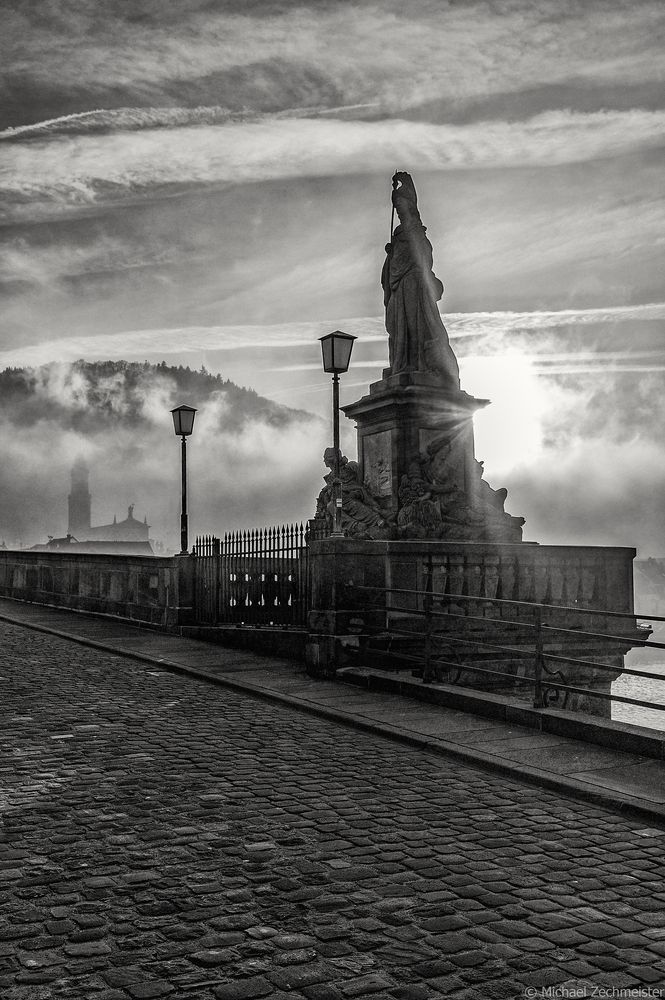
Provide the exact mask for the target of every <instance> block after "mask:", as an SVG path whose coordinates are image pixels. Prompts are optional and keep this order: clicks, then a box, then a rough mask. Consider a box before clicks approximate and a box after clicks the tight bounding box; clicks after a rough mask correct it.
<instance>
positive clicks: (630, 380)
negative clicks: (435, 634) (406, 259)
mask: <svg viewBox="0 0 665 1000" xmlns="http://www.w3.org/2000/svg"><path fill="white" fill-rule="evenodd" d="M664 43H665V6H664V5H663V4H662V2H660V0H630V2H627V0H626V2H624V0H622V2H619V0H584V2H580V0H482V2H473V0H448V2H445V0H410V2H409V4H408V5H407V4H404V3H402V2H400V3H397V2H394V0H387V2H380V3H379V2H364V0H357V2H353V3H351V2H344V0H316V2H314V0H310V2H309V3H307V2H302V3H295V2H287V0H284V2H280V0H245V2H242V3H241V2H239V0H179V2H178V3H177V4H164V3H163V2H159V0H132V2H126V0H107V2H105V3H104V4H100V3H98V2H97V0H20V2H19V0H13V2H12V0H9V2H7V0H6V2H5V3H4V4H3V5H2V9H1V13H0V96H1V99H0V108H1V109H2V110H1V111H0V114H1V115H2V119H1V120H0V213H1V215H0V224H1V225H2V236H1V238H0V240H1V242H0V294H2V300H3V302H2V310H1V311H0V368H4V367H6V366H9V365H12V366H20V365H40V364H47V363H51V362H62V363H63V364H67V363H69V362H73V361H75V360H76V359H78V358H86V359H88V360H94V359H106V358H113V359H117V358H125V359H127V360H140V361H142V360H144V359H147V360H150V361H161V360H166V361H167V362H168V363H169V364H173V363H175V364H178V363H182V364H189V365H191V366H192V367H197V368H198V367H200V366H201V365H205V366H206V367H207V368H208V369H209V370H210V371H213V372H221V373H222V375H223V376H224V377H225V378H231V379H233V380H234V381H236V382H238V383H239V384H241V385H246V386H251V387H253V388H255V389H256V390H257V391H258V392H260V393H262V394H265V395H267V396H269V397H270V398H272V399H275V400H278V401H280V402H284V403H286V404H288V405H291V406H297V407H300V408H303V409H306V410H308V411H310V412H312V413H313V414H315V415H317V416H319V417H323V418H327V417H328V415H329V408H330V385H329V381H328V378H327V376H325V375H323V373H322V372H321V366H320V353H319V346H318V343H317V338H318V337H320V336H322V335H323V334H324V333H327V332H329V331H331V330H334V329H343V330H346V331H347V332H349V333H353V334H355V335H357V336H358V338H359V339H358V341H357V343H356V345H355V347H354V355H353V359H352V367H351V370H350V371H349V373H348V375H347V376H345V378H344V381H343V388H342V402H343V403H345V402H351V401H352V400H354V399H356V398H358V397H359V396H360V395H362V394H364V392H365V391H366V390H367V385H368V384H369V383H370V382H372V381H374V380H376V379H377V378H379V377H380V374H381V370H382V368H383V367H384V365H385V364H386V360H387V336H386V334H385V331H384V327H383V316H382V293H381V287H380V280H379V276H380V271H381V265H382V261H383V247H384V244H385V242H386V240H387V239H388V236H389V231H390V178H391V175H392V173H393V172H394V170H395V169H402V170H408V171H410V172H411V173H412V175H413V177H414V180H415V183H416V187H417V189H418V195H419V206H420V209H421V214H422V217H423V221H424V223H425V225H426V226H427V227H428V235H429V238H430V240H431V242H432V244H433V248H434V261H435V270H436V272H437V274H438V276H439V277H440V278H441V280H442V281H443V283H444V285H445V289H446V291H445V294H444V298H443V300H442V302H441V303H440V308H441V310H442V314H443V317H444V322H445V323H446V326H447V328H448V330H449V333H450V337H451V343H452V345H453V347H454V349H455V351H456V353H457V355H458V357H459V359H460V367H461V372H462V384H463V387H464V388H465V389H466V390H467V391H469V392H471V393H475V394H476V395H479V396H482V397H486V398H490V399H491V400H492V406H490V407H488V408H487V410H485V411H483V412H482V413H481V414H479V415H478V417H477V418H476V440H477V453H478V457H479V458H480V459H482V460H484V462H485V468H486V473H487V477H488V479H489V480H490V482H491V484H492V485H493V486H494V487H495V488H498V487H502V486H505V487H507V488H508V491H509V498H508V502H507V509H509V510H510V511H511V513H513V514H516V515H522V516H524V517H526V519H527V523H526V527H525V535H526V537H527V538H529V539H530V540H534V541H540V542H542V543H571V542H574V543H576V544H608V545H629V546H637V547H638V549H639V552H640V554H641V555H665V504H664V503H663V499H664V497H665V461H664V459H665V437H664V435H663V433H662V430H661V428H662V427H663V423H664V421H665V402H664V401H663V393H662V391H661V387H662V382H663V377H664V373H665V343H664V334H665V288H664V287H663V285H664V279H663V276H664V275H665V266H664V265H665V235H664V234H665V225H664V223H665V171H664V170H663V149H664V146H665V129H664V125H665V86H664V78H665V44H664ZM186 402H190V403H191V404H192V405H196V400H187V401H186ZM319 423H321V422H319ZM319 423H316V424H313V425H312V426H317V427H318V426H319ZM324 423H325V421H324V422H323V423H322V426H324ZM202 426H205V422H204V424H203V425H202ZM6 430H7V431H8V432H10V433H13V436H14V441H13V443H12V445H11V447H12V448H13V449H14V450H15V449H16V447H17V446H18V447H19V448H20V447H21V446H22V445H23V444H25V447H26V449H29V456H28V457H26V463H27V464H28V465H30V480H29V482H28V481H27V480H26V488H28V487H29V488H30V489H31V490H34V488H35V486H34V484H35V482H37V481H38V479H39V475H48V476H49V477H50V478H51V480H53V477H56V478H57V477H60V478H61V481H62V483H63V496H64V495H65V494H66V492H67V489H68V467H67V464H68V461H69V455H70V453H71V455H72V460H73V458H74V457H76V456H75V454H74V452H76V449H77V447H78V444H82V443H81V442H79V443H78V444H77V442H76V441H73V442H71V441H68V448H69V451H68V452H67V453H65V451H63V447H62V446H59V447H57V448H54V435H55V430H54V429H51V431H50V432H49V429H48V428H47V427H44V428H43V435H42V439H41V442H40V440H35V438H34V435H32V436H31V437H30V438H29V439H28V438H25V440H24V439H23V438H22V436H21V434H22V432H21V428H6ZM324 430H325V427H324ZM166 431H167V428H166V427H165V428H164V433H166ZM248 433H249V432H248ZM17 435H18V436H17ZM8 436H9V435H8V433H3V434H2V436H1V439H0V458H1V457H2V450H3V449H8V448H9V447H10V445H9V444H8V441H7V439H8ZM250 436H251V435H250ZM198 440H199V442H200V444H199V447H200V448H201V449H203V448H204V445H205V439H204V438H202V437H199V439H198ZM262 440H263V438H262V432H261V430H260V429H257V430H256V434H255V435H254V437H252V440H251V443H250V444H248V445H247V448H248V450H247V451H246V455H247V456H249V457H250V458H251V461H252V462H253V463H254V462H258V463H259V464H261V463H263V464H264V465H265V468H266V470H267V471H266V475H267V476H268V479H269V482H270V484H271V488H272V490H273V491H274V495H275V498H276V510H277V509H279V511H280V515H281V516H282V515H283V516H286V515H287V514H288V511H287V510H286V504H285V502H284V498H285V497H288V499H289V503H290V504H291V505H292V508H293V511H292V517H293V519H300V518H303V517H306V516H308V514H309V513H311V508H312V504H313V497H315V496H316V493H317V492H318V489H319V488H320V477H321V475H322V473H323V471H325V470H324V469H323V467H322V463H321V451H322V447H323V446H324V445H325V443H326V442H325V433H324V431H321V432H319V431H317V432H316V433H311V434H307V433H305V434H294V435H293V436H291V437H288V436H287V437H286V438H285V439H283V440H280V442H278V443H277V442H275V441H274V440H273V438H272V437H270V436H268V438H267V439H266V441H269V443H265V444H264V450H263V451H262V450H261V441H262ZM343 442H344V447H345V450H346V452H347V454H349V456H350V457H355V454H354V451H355V444H354V432H353V427H352V425H350V424H349V422H348V421H346V422H345V426H344V429H343ZM195 448H196V439H195V438H193V439H192V449H191V450H192V453H194V452H195ZM116 452H117V448H116ZM232 453H233V450H231V452H230V453H229V454H232ZM100 454H101V452H100ZM225 454H226V453H225ZM88 457H91V458H92V459H93V461H94V459H95V455H92V456H90V455H89V456H88ZM99 457H100V455H97V458H99ZM56 458H57V464H56ZM176 459H177V456H175V457H174V461H175V460H176ZM117 461H118V463H119V465H118V468H119V469H120V468H121V466H122V462H121V458H120V457H118V459H117ZM195 461H196V459H195V457H194V454H192V462H193V463H195ZM201 461H202V459H201ZM229 461H231V459H229ZM194 467H195V466H194ZM17 474H18V473H17ZM146 475H147V473H146ZM35 477H36V478H35ZM242 477H243V467H242V462H240V464H239V466H238V467H236V468H234V467H231V468H228V469H224V475H222V474H221V472H220V486H219V489H220V496H222V497H223V495H224V489H225V487H224V480H225V479H229V478H232V479H233V480H234V482H236V483H237V482H238V481H242ZM99 483H100V485H103V489H104V490H105V491H111V493H113V495H109V496H108V497H107V498H106V499H107V501H108V503H107V506H109V507H116V508H117V509H118V510H120V511H121V510H122V509H123V504H124V505H125V506H126V504H128V503H129V502H134V501H136V502H137V503H138V504H139V505H140V509H141V510H143V507H147V508H148V512H149V511H150V501H151V496H150V491H151V489H154V488H155V486H154V481H153V480H151V479H150V478H149V477H148V478H147V479H146V492H147V496H146V497H145V499H144V498H142V497H137V496H136V495H134V494H136V492H137V487H136V486H135V485H133V486H132V489H133V495H132V496H129V497H126V498H125V497H124V496H123V488H122V487H123V479H122V475H120V474H118V475H114V476H112V477H111V478H110V480H109V481H108V482H107V481H106V480H104V481H103V484H102V480H101V479H100V480H99ZM113 484H115V485H113ZM91 485H92V487H93V491H94V476H93V481H92V483H91ZM296 485H297V487H298V488H297V489H296V488H295V486H296ZM161 488H162V484H161V481H160V489H161ZM296 497H300V500H299V501H298V500H297V499H294V498H296ZM143 499H144V502H143V503H142V504H141V501H142V500H143ZM63 503H64V501H63ZM223 508H224V505H223V503H220V504H219V505H218V508H216V509H218V510H219V513H218V514H217V515H216V516H217V517H218V518H219V519H220V521H222V522H223V520H224V514H223ZM204 513H205V516H206V517H208V516H210V515H209V511H208V508H205V509H204V506H203V505H201V506H200V508H199V515H198V521H197V515H196V500H195V498H193V500H192V516H193V519H194V521H195V522H196V523H197V526H198V528H199V530H201V531H215V532H217V533H219V531H221V530H223V529H224V527H225V525H224V524H223V523H217V524H209V523H204V521H205V519H204ZM244 513H245V516H246V517H249V518H251V517H252V516H254V515H256V516H257V517H258V516H259V510H258V508H256V509H253V508H252V505H251V498H250V499H249V501H248V507H247V510H246V511H245V512H244ZM260 513H261V515H263V509H261V511H260ZM104 516H105V515H104V514H102V511H101V510H100V520H101V519H104ZM238 516H240V515H238ZM4 517H5V520H6V521H7V526H6V527H3V526H2V525H0V532H1V531H5V533H7V532H9V533H11V522H12V514H11V511H9V512H7V511H5V513H4ZM234 517H235V520H233V523H230V524H229V526H230V527H237V526H242V525H239V524H238V521H237V517H236V516H235V515H234ZM42 521H43V524H42V523H41V522H40V528H39V530H40V531H42V529H43V530H47V529H48V523H47V522H48V518H46V517H42ZM248 526H249V525H248ZM61 527H62V526H61V525H60V529H61ZM176 527H177V526H176ZM52 529H53V530H52V532H51V533H58V530H59V526H58V524H57V523H54V524H53V525H52Z"/></svg>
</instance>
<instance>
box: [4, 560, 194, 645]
mask: <svg viewBox="0 0 665 1000" xmlns="http://www.w3.org/2000/svg"><path fill="white" fill-rule="evenodd" d="M191 564H192V560H191V559H190V558H189V557H186V556H185V557H182V556H174V557H172V558H163V557H159V556H126V555H90V554H84V553H67V554H65V553H62V552H12V551H0V596H2V597H12V598H15V599H17V600H21V601H33V602H35V603H37V604H51V605H55V606H57V607H63V608H74V609H76V610H78V611H93V612H97V613H101V614H106V615H117V616H119V617H122V618H129V619H134V620H136V621H140V622H150V623H151V624H155V625H159V626H162V627H166V628H170V627H176V626H179V625H184V624H188V623H190V622H191V620H192V614H193V608H192V593H193V587H192V567H191Z"/></svg>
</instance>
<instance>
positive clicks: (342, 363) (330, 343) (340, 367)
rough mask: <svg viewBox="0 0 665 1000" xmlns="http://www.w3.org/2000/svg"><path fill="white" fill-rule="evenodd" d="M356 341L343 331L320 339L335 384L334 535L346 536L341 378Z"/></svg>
mask: <svg viewBox="0 0 665 1000" xmlns="http://www.w3.org/2000/svg"><path fill="white" fill-rule="evenodd" d="M356 339H357V338H356V337H353V336H352V335H351V334H350V333H342V331H341V330H334V331H333V333H327V334H326V335H325V337H319V340H320V341H321V353H322V355H323V370H324V372H328V373H329V374H332V384H333V450H334V452H335V467H334V469H333V504H334V510H335V517H334V522H333V531H332V533H333V535H343V534H344V532H343V531H342V489H341V481H340V475H339V471H340V470H339V376H340V375H341V374H343V373H344V372H346V371H348V370H349V362H350V361H351V351H352V349H353V341H354V340H356Z"/></svg>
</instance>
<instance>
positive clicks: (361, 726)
mask: <svg viewBox="0 0 665 1000" xmlns="http://www.w3.org/2000/svg"><path fill="white" fill-rule="evenodd" d="M0 621H6V622H10V623H11V624H12V625H19V626H23V627H24V628H29V629H32V630H33V631H35V632H43V633H45V634H47V635H54V636H57V637H58V638H60V639H66V640H68V641H70V642H76V643H78V644H79V645H81V646H86V647H88V648H90V649H98V650H101V651H103V652H106V653H112V654H113V655H115V656H123V657H126V658H127V659H130V660H137V661H138V662H140V663H150V664H152V665H153V666H158V667H161V668H162V669H163V670H169V671H171V672H172V673H175V674H181V675H183V676H186V677H191V678H192V679H194V680H201V681H206V682H207V683H211V684H216V685H217V686H219V687H224V688H227V689H229V690H231V691H235V692H237V693H240V694H248V695H251V696H253V697H255V698H260V699H262V700H263V701H269V702H274V703H276V704H279V705H283V706H285V707H288V708H292V709H294V710H296V711H300V712H305V713H306V714H308V715H314V716H317V717H319V718H322V719H326V720H327V721H330V722H336V723H338V724H342V725H346V726H349V727H350V728H352V729H355V730H359V731H361V732H366V733H371V734H372V735H373V736H382V737H384V738H385V739H389V740H392V741H393V742H396V743H401V744H402V745H405V746H411V747H414V748H416V749H418V750H422V751H425V752H427V753H432V754H434V755H436V756H438V757H450V758H453V759H455V760H458V761H460V762H461V763H464V764H467V765H468V766H470V767H476V768H480V769H482V770H487V771H493V772H495V773H498V774H502V775H504V776H505V777H506V778H509V779H511V780H514V781H526V782H527V783H528V784H531V785H537V786H539V787H541V788H546V789H548V790H550V791H553V792H558V793H563V794H565V795H569V796H570V797H572V798H575V799H581V800H582V801H584V802H589V803H591V804H592V805H596V806H601V807H603V808H607V809H611V810H614V811H618V812H620V813H621V814H622V815H627V816H634V817H635V818H639V819H641V820H648V821H649V822H651V823H657V824H659V825H662V826H665V803H663V804H660V803H657V802H647V801H646V800H644V799H640V798H637V797H636V796H632V795H626V794H624V793H622V792H618V791H611V790H608V791H604V790H602V789H596V788H592V787H590V786H589V785H588V784H587V783H586V782H583V781H579V780H577V779H576V778H570V777H568V776H564V775H555V774H553V773H552V772H551V771H543V770H541V769H540V768H537V767H531V766H529V765H527V764H508V763H506V762H505V761H502V760H499V759H498V758H496V757H494V756H493V755H492V754H488V753H485V752H483V751H481V750H472V749H470V748H468V747H467V748H464V749H462V748H460V747H459V746H458V745H456V744H452V743H448V742H447V741H445V740H436V739H432V738H430V737H427V736H417V735H415V734H414V733H412V732H409V731H408V730H405V729H401V728H399V727H397V726H392V725H390V724H388V723H384V722H377V721H375V720H372V719H369V718H367V717H365V716H362V715H355V714H353V713H351V712H345V711H343V710H340V709H334V708H327V707H326V706H324V705H319V704H317V703H316V702H312V701H308V700H307V699H305V698H297V697H294V696H293V695H286V694H281V693H280V692H278V691H270V690H268V689H267V688H264V687H259V686H257V685H254V684H251V683H249V682H247V681H238V680H231V679H230V678H228V677H223V676H220V675H219V674H216V673H214V672H213V671H210V670H206V669H205V668H203V667H191V666H187V665H186V664H183V663H177V662H175V661H174V660H168V659H166V658H164V657H157V656H150V655H149V654H146V653H140V652H138V651H136V650H128V649H125V648H122V647H119V646H114V645H112V644H111V643H108V642H100V641H98V640H96V639H88V638H86V637H85V636H81V635H76V634H75V633H71V632H65V631H63V630H61V629H56V628H51V627H50V626H47V625H38V624H36V623H32V622H26V621H24V620H21V619H18V618H12V617H11V616H9V615H6V614H3V613H0Z"/></svg>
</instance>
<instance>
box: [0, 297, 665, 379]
mask: <svg viewBox="0 0 665 1000" xmlns="http://www.w3.org/2000/svg"><path fill="white" fill-rule="evenodd" d="M660 320H665V302H655V303H650V304H646V305H636V306H615V307H611V308H604V309H603V308H599V309H562V310H558V311H556V310H542V311H533V312H478V313H445V314H444V321H445V324H446V328H447V330H448V333H449V335H450V337H451V340H453V342H457V341H464V339H468V338H480V339H484V340H485V341H486V342H487V347H489V348H490V350H493V351H500V350H501V349H502V346H503V343H504V342H507V341H510V340H511V339H512V338H514V337H515V336H516V335H521V334H527V335H529V336H533V337H534V338H535V337H537V336H538V335H540V334H544V333H553V332H556V331H558V330H567V329H569V328H571V327H581V328H583V327H585V326H588V327H591V326H594V327H596V326H598V325H602V324H615V323H629V322H654V321H660ZM335 325H340V326H341V327H342V328H343V329H344V330H345V331H346V332H347V333H351V334H353V335H354V336H356V337H358V338H359V339H360V340H361V341H362V342H364V343H383V342H385V341H386V339H387V334H386V330H385V323H384V319H383V317H382V316H361V317H346V318H342V319H339V318H336V319H334V320H317V321H313V322H300V323H277V324H272V325H270V324H265V325H264V324H261V325H259V324H246V325H233V326H190V327H159V328H156V329H151V330H127V331H124V332H122V333H117V334H110V335H108V336H77V337H67V338H62V339H59V340H53V341H45V342H42V343H37V344H32V345H26V346H24V347H17V348H14V349H10V350H5V351H0V367H3V368H6V367H12V366H20V365H30V366H35V365H40V364H44V363H47V362H49V361H51V360H53V359H54V358H57V359H60V360H62V361H75V360H76V359H78V358H82V357H84V358H87V359H93V358H124V359H126V360H131V359H135V358H143V357H145V356H148V355H150V356H154V355H156V354H160V355H161V356H163V357H168V355H169V354H178V355H183V354H187V353H195V354H198V353H199V352H201V351H210V350H214V351H236V350H239V349H249V350H261V349H263V348H275V347H277V348H288V347H300V346H303V345H311V344H314V343H316V341H317V340H318V338H319V337H322V336H324V335H325V334H326V333H330V330H331V329H332V328H333V327H334V326H335ZM548 343H549V341H548ZM535 346H536V345H535V344H534V347H535ZM462 349H463V348H462ZM456 350H459V349H458V348H457V347H456Z"/></svg>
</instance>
